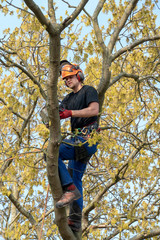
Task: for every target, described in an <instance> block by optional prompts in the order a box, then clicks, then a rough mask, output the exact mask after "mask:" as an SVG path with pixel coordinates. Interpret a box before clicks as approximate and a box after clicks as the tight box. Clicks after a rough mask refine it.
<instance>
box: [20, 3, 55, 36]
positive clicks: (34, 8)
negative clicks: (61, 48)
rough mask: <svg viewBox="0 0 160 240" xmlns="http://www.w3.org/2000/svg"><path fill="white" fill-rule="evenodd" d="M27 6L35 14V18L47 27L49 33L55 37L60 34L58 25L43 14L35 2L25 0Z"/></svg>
mask: <svg viewBox="0 0 160 240" xmlns="http://www.w3.org/2000/svg"><path fill="white" fill-rule="evenodd" d="M24 2H25V3H26V5H27V6H28V7H29V9H30V10H31V11H32V12H34V14H35V16H36V17H37V19H38V20H39V22H40V23H41V24H42V25H43V26H45V27H46V30H47V32H48V33H49V34H50V35H51V36H53V35H57V33H58V32H59V29H58V28H57V26H58V25H53V24H52V23H51V22H50V21H49V20H48V19H47V18H46V17H45V16H44V14H43V13H42V11H41V9H40V8H39V6H38V5H37V4H35V2H34V1H33V0H24Z"/></svg>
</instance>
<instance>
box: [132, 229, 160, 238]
mask: <svg viewBox="0 0 160 240" xmlns="http://www.w3.org/2000/svg"><path fill="white" fill-rule="evenodd" d="M159 235H160V228H155V229H153V230H151V231H150V232H149V233H148V232H147V233H141V234H138V235H136V236H134V237H132V238H130V240H143V239H147V238H152V237H155V236H159Z"/></svg>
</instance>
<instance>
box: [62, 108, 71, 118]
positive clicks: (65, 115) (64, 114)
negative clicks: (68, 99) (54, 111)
mask: <svg viewBox="0 0 160 240" xmlns="http://www.w3.org/2000/svg"><path fill="white" fill-rule="evenodd" d="M59 116H60V119H65V118H69V117H72V111H71V110H67V109H65V110H64V111H60V112H59Z"/></svg>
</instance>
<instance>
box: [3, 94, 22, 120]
mask: <svg viewBox="0 0 160 240" xmlns="http://www.w3.org/2000/svg"><path fill="white" fill-rule="evenodd" d="M0 101H1V102H2V103H3V104H4V105H5V106H7V103H6V102H5V100H4V99H3V98H1V97H0ZM8 109H9V110H10V111H11V112H12V113H13V114H14V115H15V116H17V117H19V118H21V119H23V120H24V121H25V120H26V119H25V118H24V117H22V116H21V115H20V114H19V113H17V112H15V111H13V108H12V107H8Z"/></svg>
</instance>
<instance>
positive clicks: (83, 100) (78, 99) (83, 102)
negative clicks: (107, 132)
mask: <svg viewBox="0 0 160 240" xmlns="http://www.w3.org/2000/svg"><path fill="white" fill-rule="evenodd" d="M91 102H98V93H97V91H96V89H95V88H93V87H91V86H88V85H84V86H83V87H82V88H81V89H80V90H79V91H78V92H76V93H74V92H71V93H69V94H68V95H67V96H66V97H65V98H64V99H63V101H62V104H61V105H60V107H63V108H64V109H68V110H81V109H83V108H87V107H88V105H89V104H90V103H91ZM95 121H97V116H93V117H88V118H84V117H83V118H81V117H71V128H72V132H73V131H74V130H75V129H76V128H83V127H85V126H87V125H89V124H91V123H93V122H95Z"/></svg>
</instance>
